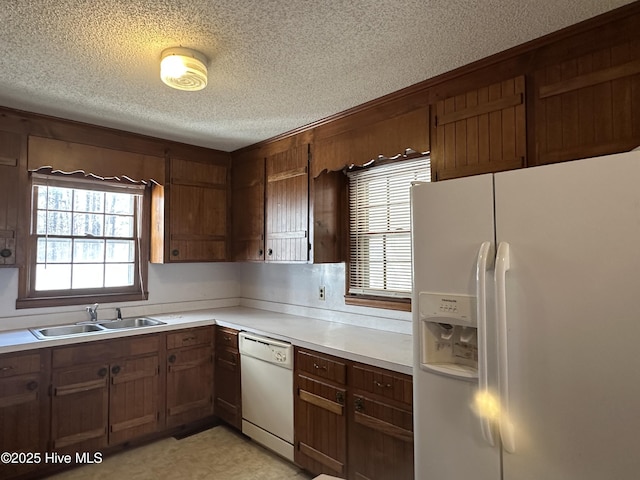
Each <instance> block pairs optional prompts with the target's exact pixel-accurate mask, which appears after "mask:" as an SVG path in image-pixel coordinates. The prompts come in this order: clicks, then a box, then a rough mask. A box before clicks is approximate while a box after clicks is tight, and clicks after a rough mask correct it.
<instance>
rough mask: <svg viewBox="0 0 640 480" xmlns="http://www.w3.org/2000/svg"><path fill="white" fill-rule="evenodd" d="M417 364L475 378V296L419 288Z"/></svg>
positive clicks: (476, 330) (424, 367)
mask: <svg viewBox="0 0 640 480" xmlns="http://www.w3.org/2000/svg"><path fill="white" fill-rule="evenodd" d="M418 301H419V304H420V305H419V308H420V335H421V338H420V350H421V351H420V366H421V368H422V369H423V370H428V371H432V372H436V373H441V374H444V375H449V376H454V377H457V378H466V379H469V380H472V379H476V378H478V327H477V321H476V305H475V302H476V298H475V297H474V296H471V295H450V294H445V293H431V292H420V295H419V299H418Z"/></svg>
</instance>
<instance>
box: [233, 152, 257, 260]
mask: <svg viewBox="0 0 640 480" xmlns="http://www.w3.org/2000/svg"><path fill="white" fill-rule="evenodd" d="M264 168H265V164H264V157H262V156H259V155H258V156H255V154H254V155H243V156H239V157H238V158H235V159H234V160H233V163H232V166H231V208H232V213H231V218H232V220H233V229H232V231H233V235H232V259H233V260H234V261H237V262H238V261H259V262H262V261H264V258H265V255H264V194H265V170H264Z"/></svg>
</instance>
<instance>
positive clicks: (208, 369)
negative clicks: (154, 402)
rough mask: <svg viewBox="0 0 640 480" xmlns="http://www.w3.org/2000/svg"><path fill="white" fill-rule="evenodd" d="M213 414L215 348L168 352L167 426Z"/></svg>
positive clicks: (207, 347)
mask: <svg viewBox="0 0 640 480" xmlns="http://www.w3.org/2000/svg"><path fill="white" fill-rule="evenodd" d="M212 414H213V348H212V347H211V346H203V347H195V348H185V349H178V350H169V351H168V352H167V426H168V427H175V426H177V425H182V424H185V423H189V422H192V421H195V420H199V419H201V418H204V417H207V416H209V415H212Z"/></svg>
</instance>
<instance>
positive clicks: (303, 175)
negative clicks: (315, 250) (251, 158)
mask: <svg viewBox="0 0 640 480" xmlns="http://www.w3.org/2000/svg"><path fill="white" fill-rule="evenodd" d="M308 169H309V145H307V144H304V145H300V146H293V147H291V148H290V149H288V150H285V151H284V152H280V153H276V154H274V155H271V156H269V157H267V159H266V172H267V173H266V178H267V190H266V219H265V220H266V222H265V237H266V241H265V243H266V245H265V246H266V257H265V260H266V261H267V262H307V261H308V260H309V174H308V173H309V172H308Z"/></svg>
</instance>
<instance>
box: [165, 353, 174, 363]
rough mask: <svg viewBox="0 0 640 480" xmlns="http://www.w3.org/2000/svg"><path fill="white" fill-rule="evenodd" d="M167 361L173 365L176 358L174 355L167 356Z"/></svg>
mask: <svg viewBox="0 0 640 480" xmlns="http://www.w3.org/2000/svg"><path fill="white" fill-rule="evenodd" d="M167 361H168V362H169V363H175V361H176V356H175V355H169V358H168V359H167Z"/></svg>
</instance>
